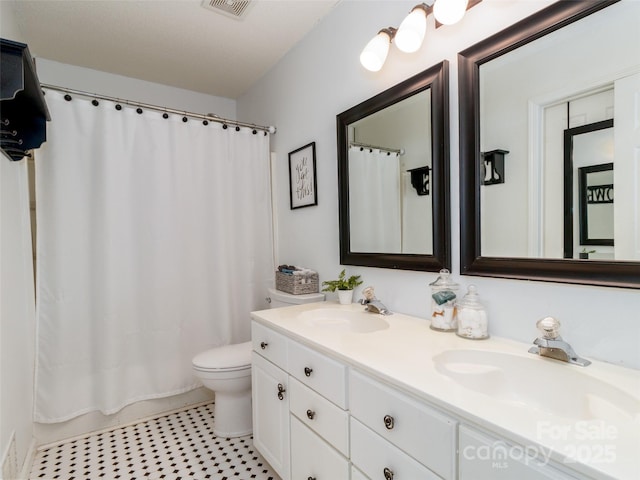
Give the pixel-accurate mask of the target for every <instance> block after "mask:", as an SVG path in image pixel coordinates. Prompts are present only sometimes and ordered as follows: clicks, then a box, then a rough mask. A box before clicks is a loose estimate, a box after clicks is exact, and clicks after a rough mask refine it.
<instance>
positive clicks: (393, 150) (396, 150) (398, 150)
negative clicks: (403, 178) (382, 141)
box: [349, 142, 404, 155]
mask: <svg viewBox="0 0 640 480" xmlns="http://www.w3.org/2000/svg"><path fill="white" fill-rule="evenodd" d="M349 146H350V147H361V148H375V149H376V150H382V151H384V152H391V153H398V154H400V155H404V148H387V147H376V146H375V145H367V144H366V143H358V142H349Z"/></svg>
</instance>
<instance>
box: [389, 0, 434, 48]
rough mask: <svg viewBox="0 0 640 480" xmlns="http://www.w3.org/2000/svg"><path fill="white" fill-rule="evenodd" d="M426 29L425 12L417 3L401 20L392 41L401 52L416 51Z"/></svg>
mask: <svg viewBox="0 0 640 480" xmlns="http://www.w3.org/2000/svg"><path fill="white" fill-rule="evenodd" d="M426 29H427V12H426V11H425V10H424V9H423V8H422V6H421V5H419V6H417V7H415V8H414V9H413V10H412V11H411V13H410V14H409V15H407V16H406V17H405V19H404V20H403V21H402V23H401V24H400V28H398V31H397V32H396V36H395V37H394V39H393V41H394V43H395V44H396V47H398V49H400V50H402V51H403V52H406V53H413V52H416V51H418V49H419V48H420V45H422V41H423V40H424V33H425V31H426Z"/></svg>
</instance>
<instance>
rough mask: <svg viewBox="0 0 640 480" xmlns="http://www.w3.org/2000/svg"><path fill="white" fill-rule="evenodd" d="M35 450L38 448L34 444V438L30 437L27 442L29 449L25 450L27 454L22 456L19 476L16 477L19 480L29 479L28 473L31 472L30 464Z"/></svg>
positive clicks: (34, 455) (33, 458) (34, 456)
mask: <svg viewBox="0 0 640 480" xmlns="http://www.w3.org/2000/svg"><path fill="white" fill-rule="evenodd" d="M37 451H38V448H37V446H36V439H35V438H32V439H31V443H30V444H29V449H28V450H27V454H26V455H25V457H24V462H23V463H22V468H21V469H20V476H19V477H18V478H19V479H20V480H28V479H29V475H30V474H31V466H32V465H33V461H34V460H35V458H36V452H37Z"/></svg>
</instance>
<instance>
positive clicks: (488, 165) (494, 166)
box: [482, 150, 509, 185]
mask: <svg viewBox="0 0 640 480" xmlns="http://www.w3.org/2000/svg"><path fill="white" fill-rule="evenodd" d="M507 153H509V152H508V151H507V150H491V151H490V152H484V153H483V154H482V184H483V185H497V184H499V183H504V156H505V155H506V154H507Z"/></svg>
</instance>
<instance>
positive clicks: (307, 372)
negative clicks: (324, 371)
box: [304, 367, 313, 377]
mask: <svg viewBox="0 0 640 480" xmlns="http://www.w3.org/2000/svg"><path fill="white" fill-rule="evenodd" d="M311 372H313V368H309V367H304V374H305V376H307V377H310V376H311Z"/></svg>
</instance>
